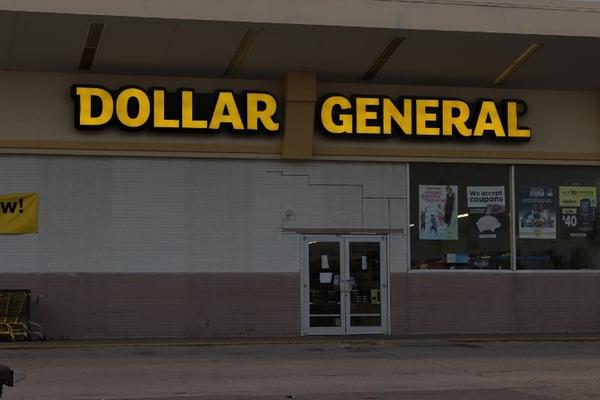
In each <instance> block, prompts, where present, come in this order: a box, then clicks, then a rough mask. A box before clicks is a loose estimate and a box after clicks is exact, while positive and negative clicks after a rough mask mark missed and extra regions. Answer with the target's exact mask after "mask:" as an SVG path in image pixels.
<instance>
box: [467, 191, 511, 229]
mask: <svg viewBox="0 0 600 400" xmlns="http://www.w3.org/2000/svg"><path fill="white" fill-rule="evenodd" d="M467 207H468V208H469V225H470V228H471V231H472V232H477V238H479V239H496V237H497V235H498V234H499V233H500V231H504V230H505V229H506V218H505V216H506V198H505V191H504V186H467Z"/></svg>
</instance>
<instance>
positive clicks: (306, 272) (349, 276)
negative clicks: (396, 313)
mask: <svg viewBox="0 0 600 400" xmlns="http://www.w3.org/2000/svg"><path fill="white" fill-rule="evenodd" d="M385 248H386V246H385V237H383V236H376V237H374V236H368V237H363V236H361V237H358V236H341V237H339V236H332V237H327V236H325V237H323V236H321V237H310V236H307V237H305V238H304V262H303V269H302V294H303V296H302V299H303V307H302V309H303V311H302V314H303V318H302V322H303V331H304V334H307V335H329V334H330V335H345V334H383V333H386V332H387V326H388V318H387V317H388V313H387V298H388V297H387V296H388V295H387V292H388V291H387V287H388V285H387V277H388V274H387V265H386V254H385Z"/></svg>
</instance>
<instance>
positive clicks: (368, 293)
mask: <svg viewBox="0 0 600 400" xmlns="http://www.w3.org/2000/svg"><path fill="white" fill-rule="evenodd" d="M379 246H380V244H379V243H378V242H350V243H349V254H350V260H349V262H350V265H349V266H350V325H352V326H380V325H381V258H380V252H379Z"/></svg>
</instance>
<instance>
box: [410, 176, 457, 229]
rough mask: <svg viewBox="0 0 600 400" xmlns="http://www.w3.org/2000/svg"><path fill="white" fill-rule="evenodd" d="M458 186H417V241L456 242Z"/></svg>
mask: <svg viewBox="0 0 600 400" xmlns="http://www.w3.org/2000/svg"><path fill="white" fill-rule="evenodd" d="M457 193H458V185H419V239H421V240H458V219H457V211H458V199H457Z"/></svg>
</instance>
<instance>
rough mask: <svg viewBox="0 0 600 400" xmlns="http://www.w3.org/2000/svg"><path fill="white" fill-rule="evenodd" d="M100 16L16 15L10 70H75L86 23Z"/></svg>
mask: <svg viewBox="0 0 600 400" xmlns="http://www.w3.org/2000/svg"><path fill="white" fill-rule="evenodd" d="M99 20H102V17H90V16H85V15H78V16H74V15H62V14H35V13H22V12H19V13H18V14H17V19H16V23H15V28H14V41H13V46H12V55H11V59H10V65H9V69H13V70H24V71H30V70H36V71H38V70H44V71H67V72H71V71H77V69H78V68H79V61H80V60H81V52H82V50H83V46H84V42H85V38H86V35H87V31H88V28H89V25H90V23H91V22H92V21H94V22H96V21H99Z"/></svg>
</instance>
